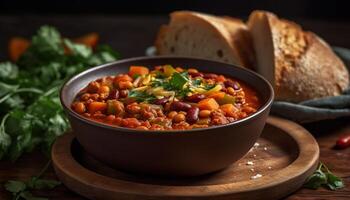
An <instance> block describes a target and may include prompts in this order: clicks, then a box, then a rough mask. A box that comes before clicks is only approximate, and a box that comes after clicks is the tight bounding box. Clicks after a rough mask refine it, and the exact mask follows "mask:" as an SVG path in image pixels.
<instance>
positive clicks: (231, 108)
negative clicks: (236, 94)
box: [220, 103, 238, 117]
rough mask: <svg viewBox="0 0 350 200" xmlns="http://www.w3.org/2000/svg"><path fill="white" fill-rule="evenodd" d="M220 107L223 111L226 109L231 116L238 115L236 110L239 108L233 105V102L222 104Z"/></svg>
mask: <svg viewBox="0 0 350 200" xmlns="http://www.w3.org/2000/svg"><path fill="white" fill-rule="evenodd" d="M220 109H221V110H222V111H224V112H225V113H226V115H228V116H230V117H236V116H237V115H236V112H237V111H238V109H237V108H236V107H235V106H234V105H233V104H230V103H228V104H224V105H222V106H220Z"/></svg>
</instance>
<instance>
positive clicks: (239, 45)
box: [155, 11, 254, 68]
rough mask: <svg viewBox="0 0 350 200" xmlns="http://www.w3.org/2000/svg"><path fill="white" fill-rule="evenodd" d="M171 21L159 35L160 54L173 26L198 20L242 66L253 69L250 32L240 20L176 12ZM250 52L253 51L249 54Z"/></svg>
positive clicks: (162, 28)
mask: <svg viewBox="0 0 350 200" xmlns="http://www.w3.org/2000/svg"><path fill="white" fill-rule="evenodd" d="M170 16H171V20H170V23H169V25H167V26H162V27H161V28H160V30H159V32H158V34H157V38H156V41H155V46H156V48H157V52H158V54H164V51H163V48H164V47H163V45H162V44H163V42H164V40H165V35H166V34H167V33H169V32H170V31H171V27H172V25H173V24H175V23H176V22H177V20H181V19H188V18H192V19H196V20H198V22H200V23H205V24H206V25H207V26H208V27H211V28H210V31H213V32H215V34H216V35H217V37H218V38H220V39H221V40H223V41H224V43H226V44H227V46H228V49H230V52H231V53H230V54H231V56H232V57H233V58H235V60H236V61H237V63H235V64H238V65H240V66H244V67H248V68H252V66H253V63H254V62H253V61H252V60H253V58H254V56H252V55H251V54H254V52H253V48H252V46H251V43H249V37H250V36H249V32H248V29H247V28H246V26H245V24H244V23H243V22H242V21H241V20H239V19H232V18H230V19H228V18H220V17H216V16H212V15H207V14H203V13H198V12H191V11H176V12H173V13H171V14H170ZM249 51H251V52H250V53H249Z"/></svg>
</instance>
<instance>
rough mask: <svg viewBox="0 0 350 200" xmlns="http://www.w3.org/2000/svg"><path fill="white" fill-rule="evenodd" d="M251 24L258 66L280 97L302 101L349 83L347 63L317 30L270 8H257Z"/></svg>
mask: <svg viewBox="0 0 350 200" xmlns="http://www.w3.org/2000/svg"><path fill="white" fill-rule="evenodd" d="M248 27H249V30H250V31H251V35H252V38H253V44H254V49H255V52H256V60H257V66H256V70H257V72H258V73H260V74H262V75H263V76H264V77H265V78H267V79H268V80H269V81H270V82H271V83H272V85H273V86H274V88H275V93H276V99H277V100H284V101H290V102H300V101H304V100H308V99H315V98H321V97H325V96H335V95H339V94H340V93H342V92H343V91H344V90H345V89H346V88H347V87H348V85H349V73H348V71H347V69H346V68H345V65H344V63H343V62H342V61H341V60H340V59H339V58H338V57H337V56H336V55H335V53H334V52H333V51H332V49H331V48H330V46H329V45H328V44H327V43H326V42H325V41H323V40H322V39H321V38H319V37H318V36H317V35H316V34H314V33H311V32H306V31H303V30H302V28H301V27H300V26H299V25H297V24H295V23H293V22H290V21H287V20H284V19H279V18H278V17H277V16H276V15H274V14H272V13H270V12H266V11H254V12H253V13H252V14H251V15H250V17H249V20H248Z"/></svg>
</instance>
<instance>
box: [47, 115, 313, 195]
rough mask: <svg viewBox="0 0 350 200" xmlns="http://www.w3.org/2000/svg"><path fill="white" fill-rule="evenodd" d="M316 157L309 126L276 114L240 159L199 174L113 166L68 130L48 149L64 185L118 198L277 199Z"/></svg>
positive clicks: (295, 183) (296, 184)
mask: <svg viewBox="0 0 350 200" xmlns="http://www.w3.org/2000/svg"><path fill="white" fill-rule="evenodd" d="M96 137H98V133H96ZM242 142H243V141H242ZM318 158H319V147H318V145H317V142H316V141H315V139H314V138H313V136H312V135H311V134H310V133H309V132H308V131H306V130H305V129H304V128H302V127H301V126H299V125H297V124H295V123H293V122H291V121H288V120H284V119H280V118H275V117H270V118H269V119H268V121H267V124H266V126H265V128H264V131H263V133H262V135H261V137H260V139H259V140H258V142H257V143H256V145H254V147H253V148H252V149H251V150H250V151H249V152H248V153H247V155H246V156H245V157H244V158H242V159H241V160H239V161H237V162H236V163H234V164H233V165H231V166H230V167H228V168H227V169H225V170H223V171H220V172H217V173H213V174H209V175H204V176H200V177H191V178H161V177H149V176H143V175H133V174H130V173H127V172H122V171H119V170H116V169H112V168H110V167H108V166H106V165H105V164H103V163H101V162H99V161H97V160H95V159H93V158H92V157H90V156H89V155H88V154H86V153H85V152H84V150H83V149H82V148H81V146H80V145H79V143H78V142H77V141H76V140H75V139H74V135H73V134H66V135H64V136H63V137H61V138H59V139H58V140H57V141H56V143H55V144H54V146H53V150H52V160H53V165H54V168H55V171H56V174H57V176H58V177H59V179H60V180H61V181H62V182H63V183H64V184H65V185H66V186H67V187H68V188H70V189H71V190H73V191H75V192H77V193H79V194H80V195H82V196H85V197H87V198H89V199H118V200H124V199H128V200H130V199H191V198H202V199H279V198H281V197H284V196H286V195H288V194H290V193H292V192H294V191H295V190H297V189H298V188H299V187H301V186H302V184H303V183H304V181H305V179H306V178H307V177H308V176H309V175H310V174H312V172H313V171H314V170H315V169H316V167H317V164H318ZM150 162H151V161H150ZM260 175H261V177H260Z"/></svg>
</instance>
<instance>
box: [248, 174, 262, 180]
mask: <svg viewBox="0 0 350 200" xmlns="http://www.w3.org/2000/svg"><path fill="white" fill-rule="evenodd" d="M261 177H262V175H261V174H256V175H254V176H252V177H250V179H257V178H261Z"/></svg>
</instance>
